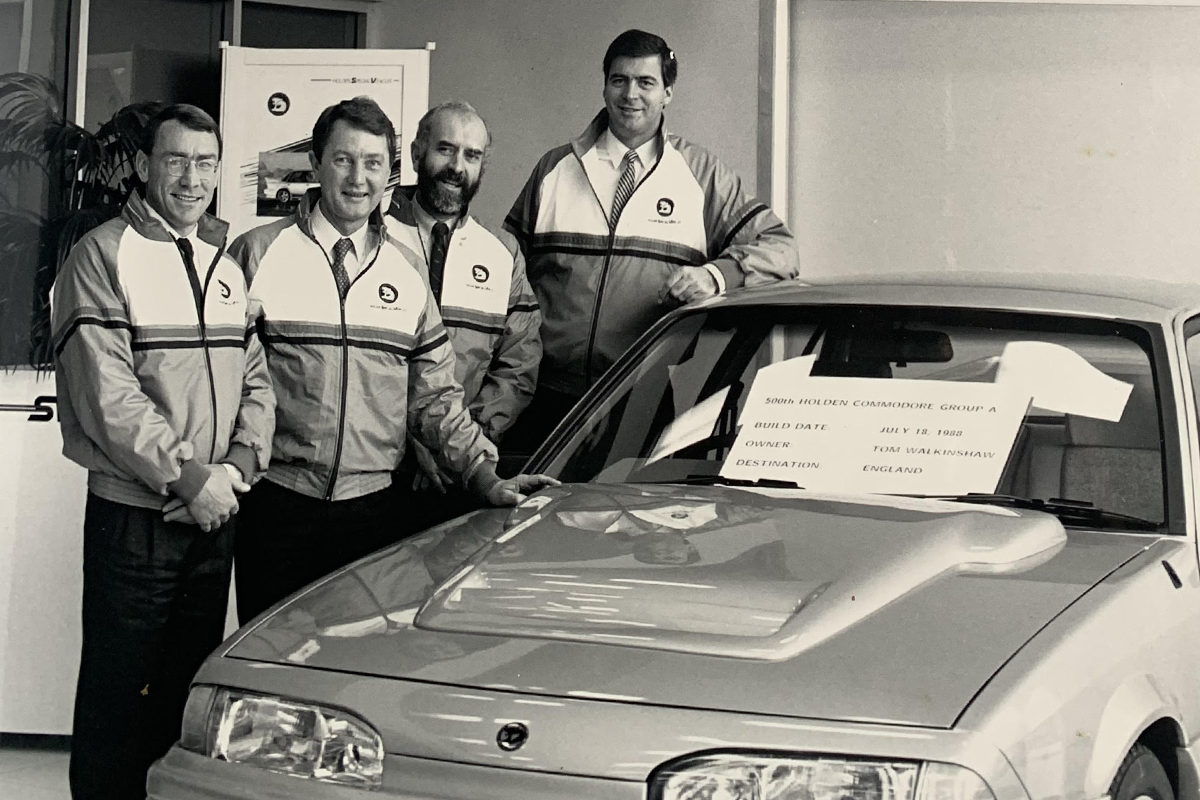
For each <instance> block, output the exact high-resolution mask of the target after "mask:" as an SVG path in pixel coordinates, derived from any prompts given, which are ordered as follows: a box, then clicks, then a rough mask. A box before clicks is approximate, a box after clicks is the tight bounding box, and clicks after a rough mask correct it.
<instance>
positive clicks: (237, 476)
mask: <svg viewBox="0 0 1200 800" xmlns="http://www.w3.org/2000/svg"><path fill="white" fill-rule="evenodd" d="M221 466H222V467H224V468H225V471H226V472H228V473H229V483H230V484H232V486H233V490H234V491H235V492H237V493H238V494H245V493H246V492H248V491H250V484H248V483H246V479H245V477H243V476H242V471H241V470H240V469H238V468H237V467H236V466H234V465H233V464H230V463H229V462H228V461H223V462H221Z"/></svg>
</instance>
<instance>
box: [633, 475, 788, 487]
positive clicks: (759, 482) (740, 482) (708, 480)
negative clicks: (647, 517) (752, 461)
mask: <svg viewBox="0 0 1200 800" xmlns="http://www.w3.org/2000/svg"><path fill="white" fill-rule="evenodd" d="M655 482H656V483H659V482H660V481H655ZM661 483H682V484H684V485H687V486H754V487H757V488H761V489H803V488H804V487H803V486H800V485H799V484H797V483H796V482H795V481H781V480H776V479H775V478H757V479H755V480H748V479H746V478H726V477H724V476H723V475H688V476H687V477H686V478H677V479H675V480H668V481H661Z"/></svg>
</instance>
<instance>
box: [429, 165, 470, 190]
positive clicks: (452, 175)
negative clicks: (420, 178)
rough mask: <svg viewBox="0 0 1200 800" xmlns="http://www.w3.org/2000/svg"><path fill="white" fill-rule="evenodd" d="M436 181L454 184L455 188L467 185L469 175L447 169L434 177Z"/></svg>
mask: <svg viewBox="0 0 1200 800" xmlns="http://www.w3.org/2000/svg"><path fill="white" fill-rule="evenodd" d="M433 179H434V180H435V181H445V182H446V183H450V184H454V185H455V186H460V187H461V186H466V185H467V173H465V172H459V171H457V170H454V169H451V168H450V167H446V168H445V169H442V170H441V171H439V172H438V173H437V174H436V175H434V176H433Z"/></svg>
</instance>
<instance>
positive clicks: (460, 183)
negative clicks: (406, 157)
mask: <svg viewBox="0 0 1200 800" xmlns="http://www.w3.org/2000/svg"><path fill="white" fill-rule="evenodd" d="M482 179H483V171H482V170H480V172H479V177H478V178H476V179H475V182H474V183H471V182H470V181H469V180H468V178H467V174H466V173H465V172H458V171H457V170H455V169H454V168H452V167H443V168H442V169H441V170H440V171H439V172H438V173H437V174H432V175H431V174H430V173H429V172H428V171H427V170H426V168H425V164H424V162H422V164H421V168H420V169H419V170H418V171H417V192H418V193H419V194H420V195H421V204H422V205H424V206H425V208H427V209H429V210H430V211H432V212H433V213H435V214H442V215H446V216H452V215H460V214H462V213H463V212H464V211H466V209H467V206H469V205H470V204H471V199H472V198H474V197H475V193H476V192H478V191H479V184H480V182H481V181H482ZM443 180H444V181H447V182H449V183H451V184H453V185H454V186H456V187H457V188H458V191H455V189H454V188H452V187H450V186H446V185H445V184H443V183H442V181H443Z"/></svg>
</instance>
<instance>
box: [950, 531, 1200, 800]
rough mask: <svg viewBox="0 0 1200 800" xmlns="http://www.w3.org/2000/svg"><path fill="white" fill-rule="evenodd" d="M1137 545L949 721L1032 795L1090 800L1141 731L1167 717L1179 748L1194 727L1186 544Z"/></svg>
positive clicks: (1195, 614)
mask: <svg viewBox="0 0 1200 800" xmlns="http://www.w3.org/2000/svg"><path fill="white" fill-rule="evenodd" d="M1146 544H1147V549H1146V550H1145V551H1143V552H1142V553H1141V554H1139V555H1138V556H1137V557H1135V558H1133V559H1132V560H1130V561H1129V562H1127V563H1126V564H1125V565H1123V566H1122V567H1120V568H1118V569H1117V570H1116V571H1114V573H1113V574H1112V575H1110V576H1109V577H1108V578H1107V579H1106V580H1104V581H1102V582H1101V583H1100V584H1098V585H1097V586H1095V587H1093V588H1092V589H1091V590H1089V591H1088V592H1087V593H1085V594H1084V595H1083V596H1082V597H1081V598H1080V599H1079V600H1078V601H1077V602H1075V603H1074V604H1072V606H1070V607H1068V608H1067V609H1064V611H1063V613H1062V614H1060V615H1059V617H1057V618H1056V619H1055V620H1054V621H1053V622H1051V623H1050V624H1049V625H1047V626H1046V627H1045V628H1044V629H1043V630H1042V631H1041V632H1039V633H1038V634H1037V636H1035V637H1034V638H1033V639H1032V640H1030V642H1028V643H1027V644H1026V645H1025V646H1024V647H1023V648H1022V649H1021V650H1020V651H1018V652H1017V653H1015V654H1014V656H1013V658H1012V659H1010V661H1009V662H1008V663H1007V664H1005V666H1004V667H1002V668H1001V669H1000V670H999V671H998V672H997V674H996V675H994V676H993V677H992V679H991V680H990V681H989V682H988V684H987V685H985V686H984V687H983V688H982V689H981V691H980V693H979V694H978V695H976V697H975V699H974V700H973V701H972V703H971V705H969V706H968V707H967V708H966V709H965V710H964V712H963V714H962V715H961V716H960V718H959V719H958V721H957V722H956V724H955V727H956V728H959V729H963V730H967V731H978V732H980V733H982V734H984V735H985V737H986V738H987V739H988V740H989V741H991V742H993V743H994V744H995V745H996V747H998V748H999V749H1000V751H1001V752H1003V753H1004V754H1005V756H1006V757H1007V758H1008V759H1009V761H1010V763H1011V764H1012V765H1013V768H1014V769H1015V770H1016V772H1017V774H1018V775H1019V776H1020V777H1021V780H1022V782H1023V783H1024V784H1025V786H1026V788H1027V790H1028V791H1029V794H1030V796H1031V797H1035V798H1038V797H1058V798H1062V800H1095V798H1099V797H1101V796H1103V795H1104V794H1105V793H1106V792H1107V791H1108V784H1109V783H1110V782H1111V780H1112V776H1113V775H1115V774H1116V770H1117V767H1118V766H1119V765H1120V762H1121V760H1122V759H1123V758H1124V756H1125V753H1126V752H1128V750H1129V748H1130V747H1131V746H1132V744H1133V743H1134V742H1135V741H1137V739H1138V737H1139V736H1141V734H1142V733H1143V732H1144V731H1145V730H1146V728H1147V727H1148V726H1149V725H1151V724H1153V723H1154V722H1155V721H1157V720H1159V719H1162V718H1169V719H1171V720H1173V721H1174V725H1175V726H1176V733H1180V732H1182V733H1183V734H1184V735H1183V737H1182V741H1183V743H1184V744H1188V743H1189V740H1188V738H1187V735H1188V734H1189V731H1188V728H1189V725H1192V724H1193V723H1192V722H1191V721H1192V720H1194V719H1200V692H1198V691H1196V687H1195V685H1194V678H1193V677H1192V670H1193V668H1194V664H1195V663H1196V662H1197V661H1198V660H1200V647H1198V644H1197V642H1196V637H1195V636H1194V635H1193V633H1192V632H1193V631H1194V630H1195V629H1196V628H1197V626H1198V625H1200V581H1197V576H1196V569H1195V566H1194V565H1193V564H1192V563H1191V556H1190V553H1189V549H1190V547H1191V543H1189V542H1187V541H1186V540H1184V539H1182V538H1171V539H1167V538H1162V539H1158V540H1148V541H1147V543H1146ZM1163 561H1169V562H1171V563H1172V564H1173V565H1174V569H1176V570H1177V571H1178V573H1179V577H1180V578H1181V581H1180V583H1181V585H1180V586H1178V587H1176V586H1174V585H1173V583H1172V580H1171V578H1170V576H1169V573H1168V572H1167V570H1165V569H1164V567H1163V565H1162V562H1163ZM1145 609H1155V613H1154V614H1152V615H1149V616H1147V614H1146V613H1145ZM1191 760H1192V759H1191V758H1190V757H1189V758H1187V759H1185V761H1186V762H1188V763H1190V762H1191ZM1183 767H1184V768H1185V769H1184V770H1181V772H1183V773H1186V771H1187V770H1186V768H1187V763H1184V764H1183ZM1183 777H1184V778H1186V774H1184V775H1183ZM1183 783H1184V784H1186V783H1187V781H1186V780H1184V781H1183Z"/></svg>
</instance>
